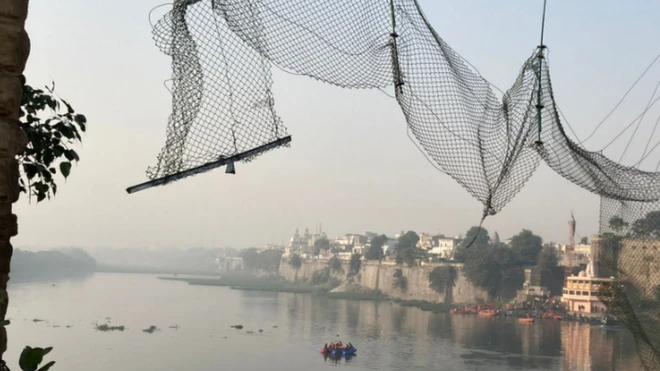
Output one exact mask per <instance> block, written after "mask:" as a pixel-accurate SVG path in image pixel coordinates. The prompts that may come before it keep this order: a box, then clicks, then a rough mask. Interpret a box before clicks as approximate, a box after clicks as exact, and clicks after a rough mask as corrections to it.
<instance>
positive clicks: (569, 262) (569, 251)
mask: <svg viewBox="0 0 660 371" xmlns="http://www.w3.org/2000/svg"><path fill="white" fill-rule="evenodd" d="M574 250H575V217H574V216H573V213H572V212H571V220H569V221H568V245H567V246H566V277H565V278H566V279H567V278H568V277H570V276H571V273H572V272H573V251H574ZM565 281H566V280H565Z"/></svg>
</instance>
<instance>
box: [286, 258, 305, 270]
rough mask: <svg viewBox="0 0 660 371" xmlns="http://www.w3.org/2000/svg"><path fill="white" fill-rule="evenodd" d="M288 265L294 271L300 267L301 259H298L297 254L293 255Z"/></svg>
mask: <svg viewBox="0 0 660 371" xmlns="http://www.w3.org/2000/svg"><path fill="white" fill-rule="evenodd" d="M289 265H290V266H291V267H292V268H293V269H295V270H296V271H297V270H298V269H300V267H302V259H301V258H300V255H298V254H293V255H291V257H290V258H289Z"/></svg>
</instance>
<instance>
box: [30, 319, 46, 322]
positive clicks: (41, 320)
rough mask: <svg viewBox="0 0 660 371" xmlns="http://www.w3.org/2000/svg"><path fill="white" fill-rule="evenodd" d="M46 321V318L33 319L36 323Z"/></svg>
mask: <svg viewBox="0 0 660 371" xmlns="http://www.w3.org/2000/svg"><path fill="white" fill-rule="evenodd" d="M44 321H45V320H43V319H39V318H35V319H33V320H32V322H35V323H37V322H44Z"/></svg>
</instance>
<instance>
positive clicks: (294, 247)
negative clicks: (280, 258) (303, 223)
mask: <svg viewBox="0 0 660 371" xmlns="http://www.w3.org/2000/svg"><path fill="white" fill-rule="evenodd" d="M321 238H328V237H327V236H326V234H325V233H323V232H318V233H309V229H307V228H305V233H304V234H300V233H299V232H298V228H296V231H295V232H294V233H293V236H292V237H291V240H289V245H288V246H287V247H286V249H285V250H284V256H290V255H291V254H301V255H305V256H306V255H311V254H312V250H313V249H314V243H316V241H318V240H320V239H321Z"/></svg>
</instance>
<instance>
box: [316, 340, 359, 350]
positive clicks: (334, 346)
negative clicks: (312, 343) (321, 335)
mask: <svg viewBox="0 0 660 371" xmlns="http://www.w3.org/2000/svg"><path fill="white" fill-rule="evenodd" d="M335 349H340V350H351V349H354V348H353V344H351V343H348V344H346V345H344V344H342V342H341V341H338V342H336V343H335V342H334V341H333V342H332V343H330V345H328V344H327V343H326V344H325V346H323V352H324V353H330V352H332V351H333V350H335Z"/></svg>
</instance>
